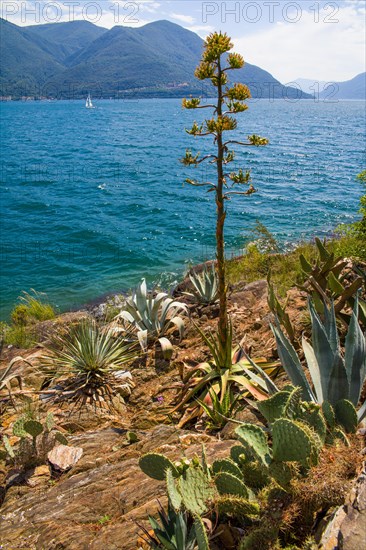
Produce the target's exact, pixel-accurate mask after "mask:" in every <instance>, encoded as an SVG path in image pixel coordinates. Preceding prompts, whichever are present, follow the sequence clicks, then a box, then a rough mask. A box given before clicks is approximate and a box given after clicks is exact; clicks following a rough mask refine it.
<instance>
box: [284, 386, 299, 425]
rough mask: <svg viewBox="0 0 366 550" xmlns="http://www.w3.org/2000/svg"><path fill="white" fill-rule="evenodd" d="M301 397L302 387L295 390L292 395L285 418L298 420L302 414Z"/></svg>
mask: <svg viewBox="0 0 366 550" xmlns="http://www.w3.org/2000/svg"><path fill="white" fill-rule="evenodd" d="M301 397H302V389H301V388H300V387H297V388H294V389H293V390H292V392H291V393H290V395H289V397H288V399H287V403H286V406H285V408H284V411H283V413H284V414H283V416H286V417H287V418H295V419H296V418H298V417H299V416H300V414H301Z"/></svg>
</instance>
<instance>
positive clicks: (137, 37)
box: [0, 19, 311, 99]
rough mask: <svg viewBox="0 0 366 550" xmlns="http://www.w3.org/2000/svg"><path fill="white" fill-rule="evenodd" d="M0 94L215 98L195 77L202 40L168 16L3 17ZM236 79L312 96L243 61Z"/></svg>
mask: <svg viewBox="0 0 366 550" xmlns="http://www.w3.org/2000/svg"><path fill="white" fill-rule="evenodd" d="M0 40H1V50H2V57H1V64H0V96H12V97H13V98H20V97H23V96H36V97H48V98H49V97H53V98H56V99H72V98H81V97H85V95H86V94H87V93H89V92H90V93H91V94H92V95H93V97H95V98H108V97H114V98H116V97H159V96H162V97H182V96H184V95H187V94H191V93H192V94H193V93H195V94H197V93H199V94H201V95H205V94H206V95H212V93H213V91H214V90H213V88H212V87H211V86H209V85H206V84H205V83H202V82H199V81H197V80H196V79H195V78H194V71H195V68H196V66H197V64H198V62H199V60H200V57H201V54H202V47H203V40H202V39H201V38H200V37H199V36H198V35H197V34H195V33H193V32H191V31H189V30H187V29H184V28H183V27H181V26H179V25H176V24H174V23H171V22H169V21H155V22H153V23H148V24H147V25H145V26H143V27H139V28H131V27H122V26H116V27H113V28H112V29H110V30H107V29H104V28H101V27H98V26H96V25H94V24H92V23H89V22H87V21H73V22H67V23H53V24H44V25H33V26H28V27H19V26H17V25H14V24H13V23H10V22H8V21H5V20H4V19H0ZM235 81H236V82H244V83H246V84H248V85H249V87H250V89H251V92H252V95H253V97H263V98H268V97H273V98H288V99H299V98H311V96H310V95H309V94H306V93H303V92H301V91H300V92H299V90H297V89H296V88H292V87H288V86H284V85H282V84H281V83H280V82H279V81H278V80H276V79H275V78H274V77H273V76H272V75H271V74H270V73H268V72H267V71H264V70H263V69H261V68H259V67H257V66H255V65H251V64H249V63H246V64H245V66H244V68H243V69H240V70H238V71H235Z"/></svg>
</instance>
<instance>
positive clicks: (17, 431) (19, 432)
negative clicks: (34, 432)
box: [13, 416, 27, 437]
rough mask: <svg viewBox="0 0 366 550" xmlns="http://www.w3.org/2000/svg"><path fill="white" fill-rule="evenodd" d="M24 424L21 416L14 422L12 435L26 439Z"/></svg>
mask: <svg viewBox="0 0 366 550" xmlns="http://www.w3.org/2000/svg"><path fill="white" fill-rule="evenodd" d="M24 423H25V418H24V417H22V416H21V417H20V418H18V420H16V421H15V422H14V425H13V435H15V436H16V437H27V432H26V431H25V429H24Z"/></svg>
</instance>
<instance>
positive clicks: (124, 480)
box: [0, 426, 233, 550]
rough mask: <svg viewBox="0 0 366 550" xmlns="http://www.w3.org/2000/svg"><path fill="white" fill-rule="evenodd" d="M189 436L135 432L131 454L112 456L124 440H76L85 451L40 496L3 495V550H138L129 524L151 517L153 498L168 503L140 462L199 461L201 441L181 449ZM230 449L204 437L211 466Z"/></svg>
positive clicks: (163, 430)
mask: <svg viewBox="0 0 366 550" xmlns="http://www.w3.org/2000/svg"><path fill="white" fill-rule="evenodd" d="M188 433H189V432H187V431H184V430H179V429H177V428H176V427H175V426H157V427H155V428H153V429H152V430H151V431H149V432H145V433H144V432H139V433H138V436H139V438H140V439H141V440H140V441H138V442H137V443H135V444H134V445H133V448H131V447H127V448H124V449H121V450H120V451H117V452H116V451H113V450H112V449H113V448H115V446H118V444H121V440H122V438H123V439H124V438H125V434H124V433H121V431H118V430H116V429H108V430H102V431H99V432H89V433H85V434H82V435H81V436H79V437H73V443H74V444H77V445H78V446H82V447H83V450H84V454H83V456H82V457H81V459H80V461H79V462H78V464H77V465H76V466H75V468H74V469H72V470H70V471H69V472H68V473H66V474H65V475H64V476H62V478H61V479H60V480H59V481H58V482H57V483H56V484H55V485H54V486H52V487H46V489H45V490H44V489H42V492H40V491H35V490H33V489H29V488H28V491H27V493H25V494H22V496H21V497H19V493H17V494H15V493H13V492H12V491H9V492H8V493H7V494H6V496H5V502H4V504H3V506H2V508H1V510H0V518H1V519H0V521H1V543H2V545H3V547H4V549H6V550H8V549H9V550H10V549H11V550H16V549H24V548H27V550H38V549H40V548H44V549H47V550H51V549H56V548H60V549H61V548H62V549H68V550H74V549H75V550H79V549H80V548H88V549H90V550H105V549H106V548H108V550H135V549H136V540H137V537H138V535H139V533H140V530H139V528H138V527H137V526H136V524H135V523H134V522H135V521H138V522H140V523H142V524H143V525H145V526H147V525H148V524H147V522H146V520H147V516H148V514H153V513H155V512H156V510H157V508H158V504H157V499H158V498H159V499H160V500H161V502H162V504H163V505H164V504H166V499H165V486H164V483H163V482H157V481H155V480H153V479H150V478H149V477H147V476H146V475H145V474H144V473H143V472H142V471H141V470H140V468H139V466H138V458H139V456H140V455H141V454H142V453H145V452H148V451H151V450H154V451H156V452H163V453H164V454H166V455H167V456H169V457H170V458H171V459H172V460H176V459H178V458H180V457H181V456H182V455H183V451H184V452H185V455H186V456H187V457H192V456H193V455H195V454H198V455H200V453H201V440H200V439H199V438H197V442H196V441H193V440H192V444H191V445H190V446H189V448H188V449H185V450H184V449H183V448H182V444H181V443H180V441H179V436H181V435H184V434H188ZM206 437H207V436H205V439H206ZM183 440H184V438H183ZM184 443H186V441H184ZM232 445H233V441H218V440H217V439H215V438H212V437H208V438H207V443H206V449H207V456H208V460H209V461H210V462H212V461H213V460H214V459H215V458H220V457H224V456H228V455H229V449H230V447H231V446H232ZM96 457H99V458H100V463H98V464H97V463H96ZM105 515H108V516H109V517H110V518H111V521H109V522H107V523H105V524H103V525H102V526H101V524H100V522H99V520H100V519H101V518H102V517H104V516H105Z"/></svg>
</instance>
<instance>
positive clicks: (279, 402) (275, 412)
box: [257, 391, 290, 423]
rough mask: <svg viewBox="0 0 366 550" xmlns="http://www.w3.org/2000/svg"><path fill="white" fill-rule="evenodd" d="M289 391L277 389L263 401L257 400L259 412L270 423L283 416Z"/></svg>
mask: <svg viewBox="0 0 366 550" xmlns="http://www.w3.org/2000/svg"><path fill="white" fill-rule="evenodd" d="M289 396H290V392H288V391H279V392H278V393H275V394H274V395H272V396H271V397H269V398H268V399H265V400H264V401H258V403H257V407H258V410H259V412H260V413H261V414H262V415H263V416H264V418H265V419H266V420H267V422H269V423H271V422H274V421H275V420H277V418H280V417H281V416H283V413H284V410H285V407H286V404H287V401H288V399H289Z"/></svg>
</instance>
